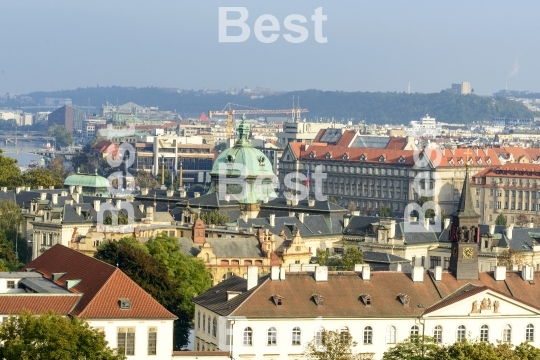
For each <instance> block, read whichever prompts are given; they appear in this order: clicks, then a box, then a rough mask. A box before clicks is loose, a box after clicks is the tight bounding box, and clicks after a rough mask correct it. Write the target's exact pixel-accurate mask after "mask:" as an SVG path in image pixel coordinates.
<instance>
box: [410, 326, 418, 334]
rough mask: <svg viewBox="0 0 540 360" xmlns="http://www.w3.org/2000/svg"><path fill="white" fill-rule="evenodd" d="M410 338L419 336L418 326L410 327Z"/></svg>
mask: <svg viewBox="0 0 540 360" xmlns="http://www.w3.org/2000/svg"><path fill="white" fill-rule="evenodd" d="M410 335H411V336H418V335H420V328H419V327H418V325H413V326H411V334H410Z"/></svg>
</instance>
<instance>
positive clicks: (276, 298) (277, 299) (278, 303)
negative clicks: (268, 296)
mask: <svg viewBox="0 0 540 360" xmlns="http://www.w3.org/2000/svg"><path fill="white" fill-rule="evenodd" d="M272 299H273V300H274V304H276V306H278V307H280V306H282V305H283V296H281V295H276V294H274V295H272Z"/></svg>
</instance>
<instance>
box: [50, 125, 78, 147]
mask: <svg viewBox="0 0 540 360" xmlns="http://www.w3.org/2000/svg"><path fill="white" fill-rule="evenodd" d="M47 134H48V135H49V136H51V137H54V138H55V139H56V147H57V148H60V147H66V146H71V145H72V144H73V134H72V133H70V132H69V130H68V129H66V128H65V126H60V125H56V124H54V125H53V126H51V127H49V130H48V132H47Z"/></svg>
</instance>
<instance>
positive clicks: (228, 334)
mask: <svg viewBox="0 0 540 360" xmlns="http://www.w3.org/2000/svg"><path fill="white" fill-rule="evenodd" d="M232 337H233V336H232V333H231V322H230V321H227V323H226V325H225V345H232Z"/></svg>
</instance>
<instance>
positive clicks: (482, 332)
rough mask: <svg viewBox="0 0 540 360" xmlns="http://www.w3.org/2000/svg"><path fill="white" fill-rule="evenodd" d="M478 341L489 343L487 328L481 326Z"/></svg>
mask: <svg viewBox="0 0 540 360" xmlns="http://www.w3.org/2000/svg"><path fill="white" fill-rule="evenodd" d="M480 341H489V327H488V326H487V325H482V327H481V328H480Z"/></svg>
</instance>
